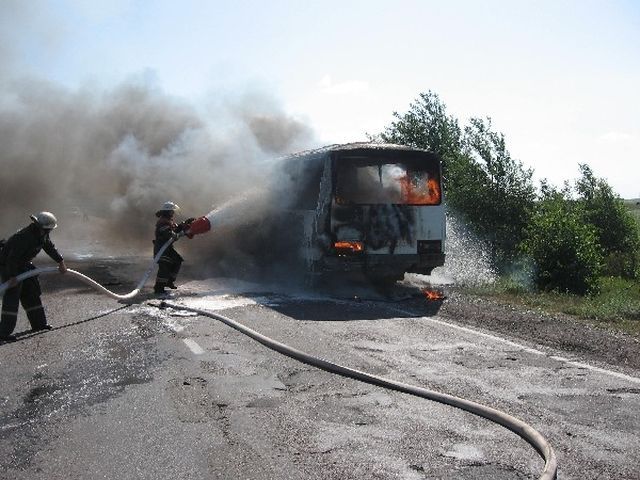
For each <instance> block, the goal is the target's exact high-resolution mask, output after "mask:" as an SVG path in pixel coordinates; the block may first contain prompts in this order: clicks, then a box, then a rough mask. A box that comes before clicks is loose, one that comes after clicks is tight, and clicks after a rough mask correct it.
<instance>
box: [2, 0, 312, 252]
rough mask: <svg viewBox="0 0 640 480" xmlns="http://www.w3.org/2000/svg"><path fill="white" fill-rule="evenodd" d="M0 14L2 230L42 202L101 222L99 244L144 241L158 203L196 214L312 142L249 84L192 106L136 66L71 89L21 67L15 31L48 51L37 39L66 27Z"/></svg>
mask: <svg viewBox="0 0 640 480" xmlns="http://www.w3.org/2000/svg"><path fill="white" fill-rule="evenodd" d="M43 8H44V7H41V9H40V10H41V11H43ZM0 11H1V12H3V13H4V15H2V17H0V18H2V21H1V22H0V26H1V27H2V28H1V29H0V32H1V33H0V36H1V37H2V38H0V55H1V57H0V58H1V62H2V65H3V66H5V67H7V68H3V70H2V71H1V72H0V83H1V86H2V90H1V91H0V165H1V167H2V168H1V170H0V184H1V185H2V188H1V189H0V202H1V203H0V204H1V205H2V216H1V217H0V228H1V232H2V233H0V237H2V236H8V235H9V234H10V233H11V232H12V231H13V230H15V229H17V228H19V227H21V226H23V225H25V224H27V223H28V222H29V220H28V214H29V213H32V212H36V211H40V210H49V211H53V212H55V213H56V215H58V217H59V219H60V220H61V224H65V223H67V225H69V224H70V221H72V220H73V221H74V222H75V221H76V220H82V219H85V221H86V222H91V223H93V224H95V225H96V226H98V225H99V226H100V227H101V228H98V229H95V231H94V235H95V234H99V235H101V236H103V240H106V241H107V242H106V243H107V244H108V243H110V241H113V240H120V241H122V242H133V243H137V242H140V243H142V241H144V242H145V244H147V245H148V244H149V240H150V236H151V235H152V232H153V223H154V222H155V217H154V212H155V211H156V210H158V209H159V207H160V205H162V203H164V202H165V201H166V200H173V201H175V202H177V203H178V204H180V205H181V207H182V212H184V214H185V215H189V216H199V215H204V214H206V213H207V212H209V210H210V209H211V208H212V207H213V206H215V205H217V204H219V203H221V202H224V201H226V200H228V199H229V198H232V197H234V196H237V194H238V193H242V192H245V191H247V190H249V189H254V188H255V187H256V186H259V185H260V184H262V183H264V182H265V181H267V178H266V177H267V175H268V172H269V166H270V164H271V163H272V162H273V159H274V158H275V157H278V156H282V155H283V154H286V153H288V152H291V151H296V150H300V149H303V148H306V147H308V146H310V145H311V144H312V143H313V134H312V131H311V129H310V128H309V127H308V126H306V125H305V124H304V123H303V122H301V121H300V120H298V119H296V118H294V117H293V116H291V115H289V114H287V113H286V112H285V111H284V109H283V107H282V105H281V103H280V102H279V101H278V100H276V99H275V97H273V96H271V95H270V94H269V93H267V92H265V91H263V90H260V89H258V88H238V89H236V90H234V91H232V92H227V93H226V94H225V95H223V96H215V95H209V96H203V97H202V98H201V100H200V101H199V102H198V103H194V102H191V101H189V100H188V99H186V98H184V97H179V96H174V95H171V94H169V93H168V92H166V91H164V90H163V89H162V88H161V87H160V86H159V85H158V82H156V81H154V80H153V79H150V78H148V77H146V76H145V75H132V76H130V77H129V78H127V79H123V80H120V81H115V82H114V83H113V84H107V83H105V82H96V83H93V82H85V83H83V84H82V85H81V86H77V87H72V86H68V85H65V84H64V83H60V82H56V81H54V80H52V79H50V78H47V77H46V76H41V75H38V74H37V73H35V72H30V71H29V69H28V68H25V59H24V58H20V56H19V53H20V49H19V48H18V45H17V43H18V44H19V41H20V40H21V39H22V35H31V36H32V38H30V39H29V43H30V42H34V43H39V41H42V42H43V45H44V48H49V47H51V49H52V51H55V42H53V43H54V45H53V46H51V45H48V44H47V43H46V41H45V40H47V39H49V38H53V39H55V38H57V35H58V34H57V33H56V32H57V30H58V27H63V26H64V24H63V25H56V24H55V23H54V22H52V21H51V20H50V19H48V20H45V19H43V18H38V17H37V15H36V16H35V17H34V16H32V12H31V11H30V9H28V8H27V7H26V4H25V3H23V2H9V3H6V2H5V3H3V4H2V7H1V10H0ZM37 12H38V9H36V13H37ZM20 26H22V27H24V30H21V29H20ZM67 26H68V25H67ZM60 35H63V33H60ZM16 42H17V43H16ZM76 223H77V222H76ZM61 230H62V229H61ZM98 231H99V233H98ZM69 233H70V232H69V231H68V230H67V232H66V235H65V234H63V236H64V238H65V239H67V240H73V235H69ZM111 243H113V242H111Z"/></svg>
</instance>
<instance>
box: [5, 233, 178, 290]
mask: <svg viewBox="0 0 640 480" xmlns="http://www.w3.org/2000/svg"><path fill="white" fill-rule="evenodd" d="M176 240H177V238H175V239H174V238H170V239H169V240H167V242H166V243H165V244H164V245H162V247H161V248H160V250H158V253H157V254H156V256H155V257H153V261H152V262H151V264H150V265H149V268H147V271H146V272H145V274H144V276H143V277H142V280H140V282H139V283H138V285H137V286H136V288H135V289H134V290H131V291H130V292H129V293H126V294H122V295H119V294H117V293H115V292H112V291H111V290H109V289H107V288H105V287H103V286H102V285H100V284H99V283H98V282H96V281H95V280H93V279H91V278H89V277H87V276H86V275H83V274H82V273H80V272H77V271H75V270H71V269H67V272H66V273H65V275H73V276H74V277H77V278H78V279H80V281H81V282H83V283H86V284H87V285H89V286H91V287H93V288H95V289H96V290H98V291H99V292H102V293H104V294H105V295H109V296H110V297H111V298H115V299H116V300H131V299H132V298H134V297H135V296H137V295H138V294H139V293H140V290H142V287H144V284H145V283H147V280H149V277H150V276H151V274H152V273H153V270H154V267H155V266H156V263H158V261H159V260H160V257H161V256H162V254H163V253H164V252H165V250H166V249H167V248H169V245H171V244H172V243H173V242H175V241H176ZM58 271H59V270H58V267H42V268H36V269H35V270H28V271H26V272H24V273H21V274H20V275H17V276H16V280H17V281H18V282H21V281H23V280H26V279H27V278H29V277H35V276H36V275H41V274H47V273H58ZM7 288H9V282H5V283H3V284H0V295H2V294H3V293H4V291H5V290H6V289H7Z"/></svg>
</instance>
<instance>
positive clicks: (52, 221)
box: [29, 212, 58, 230]
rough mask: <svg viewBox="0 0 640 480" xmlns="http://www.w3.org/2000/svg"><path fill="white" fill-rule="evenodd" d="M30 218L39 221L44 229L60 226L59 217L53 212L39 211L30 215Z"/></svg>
mask: <svg viewBox="0 0 640 480" xmlns="http://www.w3.org/2000/svg"><path fill="white" fill-rule="evenodd" d="M29 218H31V220H33V221H34V222H35V223H37V224H38V225H39V226H40V228H42V229H43V230H53V229H54V228H56V227H57V226H58V219H57V218H56V216H55V215H54V214H53V213H51V212H39V213H36V214H35V215H30V216H29Z"/></svg>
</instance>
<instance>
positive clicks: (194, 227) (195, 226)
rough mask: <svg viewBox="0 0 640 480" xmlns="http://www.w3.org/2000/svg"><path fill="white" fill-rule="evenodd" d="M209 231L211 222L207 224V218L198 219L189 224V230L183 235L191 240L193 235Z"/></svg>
mask: <svg viewBox="0 0 640 480" xmlns="http://www.w3.org/2000/svg"><path fill="white" fill-rule="evenodd" d="M209 230H211V222H209V219H208V218H207V217H200V218H197V219H195V220H194V221H193V222H191V224H190V225H189V228H188V229H187V230H186V232H185V235H187V237H189V238H193V236H194V235H199V234H201V233H207V232H208V231H209Z"/></svg>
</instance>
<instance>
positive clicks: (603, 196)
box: [575, 165, 640, 277]
mask: <svg viewBox="0 0 640 480" xmlns="http://www.w3.org/2000/svg"><path fill="white" fill-rule="evenodd" d="M580 172H581V174H582V175H581V177H580V178H579V179H578V180H577V181H576V184H575V189H576V192H577V193H578V202H579V203H580V204H581V206H582V211H583V217H584V221H585V222H586V223H589V224H591V225H593V226H594V227H595V230H596V234H597V237H598V242H599V244H600V247H601V251H602V255H603V256H604V258H605V272H606V273H607V274H609V275H616V276H626V277H635V276H637V275H638V267H639V263H640V262H639V258H638V257H639V250H640V237H639V235H638V228H637V222H636V221H635V219H634V218H633V216H632V215H631V213H630V212H629V210H628V209H627V208H626V207H625V205H624V202H623V200H622V199H621V198H620V197H619V196H618V195H616V194H615V193H614V192H613V189H612V188H611V187H610V186H609V184H608V183H607V182H606V180H604V179H602V178H596V177H595V175H594V174H593V171H592V170H591V168H590V167H589V166H588V165H580Z"/></svg>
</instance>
